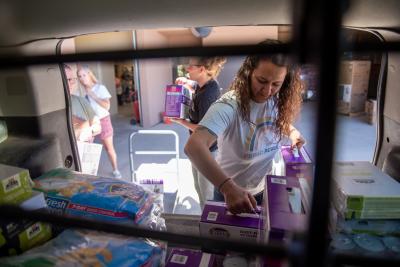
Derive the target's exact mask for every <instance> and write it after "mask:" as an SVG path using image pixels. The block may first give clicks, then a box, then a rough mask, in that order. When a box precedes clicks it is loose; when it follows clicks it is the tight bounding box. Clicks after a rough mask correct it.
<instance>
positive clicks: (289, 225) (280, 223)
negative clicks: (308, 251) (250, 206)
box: [262, 175, 308, 242]
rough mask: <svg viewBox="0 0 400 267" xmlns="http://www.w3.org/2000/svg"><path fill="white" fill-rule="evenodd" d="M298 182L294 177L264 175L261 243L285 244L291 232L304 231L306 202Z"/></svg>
mask: <svg viewBox="0 0 400 267" xmlns="http://www.w3.org/2000/svg"><path fill="white" fill-rule="evenodd" d="M302 181H303V183H304V181H305V183H307V182H306V179H298V178H295V177H287V176H275V175H267V177H266V183H265V184H266V188H265V191H264V194H265V195H264V205H263V211H264V212H263V216H262V220H263V225H264V229H265V236H264V242H269V241H287V238H289V237H290V234H291V233H293V232H302V231H304V230H305V229H306V227H307V215H306V211H307V210H308V207H307V206H308V202H307V201H308V199H307V196H306V195H305V194H304V191H305V190H303V189H302V188H303V187H304V186H302V184H301V183H302Z"/></svg>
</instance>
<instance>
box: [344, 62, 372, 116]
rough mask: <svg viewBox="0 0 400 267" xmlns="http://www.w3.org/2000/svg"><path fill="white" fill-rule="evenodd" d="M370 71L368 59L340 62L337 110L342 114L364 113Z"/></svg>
mask: <svg viewBox="0 0 400 267" xmlns="http://www.w3.org/2000/svg"><path fill="white" fill-rule="evenodd" d="M370 71H371V61H369V60H344V61H342V62H341V64H340V75H339V97H338V112H339V113H340V114H344V115H350V116H353V115H359V114H363V113H364V109H365V102H366V100H367V95H368V83H369V76H370Z"/></svg>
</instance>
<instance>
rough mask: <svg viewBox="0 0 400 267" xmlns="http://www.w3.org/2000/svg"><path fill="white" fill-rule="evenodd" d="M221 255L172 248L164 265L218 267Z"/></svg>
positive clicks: (169, 266)
mask: <svg viewBox="0 0 400 267" xmlns="http://www.w3.org/2000/svg"><path fill="white" fill-rule="evenodd" d="M222 260H223V256H219V255H214V254H210V253H204V252H201V251H200V250H192V249H181V248H174V249H172V251H171V254H170V255H169V257H168V259H167V261H166V264H165V267H185V266H187V267H218V266H222V265H220V264H219V263H222Z"/></svg>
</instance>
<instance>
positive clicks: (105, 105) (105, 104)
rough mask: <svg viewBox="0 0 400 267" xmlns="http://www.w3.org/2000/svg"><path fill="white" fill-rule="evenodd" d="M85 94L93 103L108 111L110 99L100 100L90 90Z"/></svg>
mask: <svg viewBox="0 0 400 267" xmlns="http://www.w3.org/2000/svg"><path fill="white" fill-rule="evenodd" d="M86 93H87V94H88V96H90V97H91V98H92V99H93V100H94V101H96V102H97V104H99V105H100V106H102V107H103V108H105V109H107V110H109V109H110V99H109V98H104V99H103V98H100V97H98V96H97V95H96V94H95V93H94V92H93V91H92V90H87V91H86Z"/></svg>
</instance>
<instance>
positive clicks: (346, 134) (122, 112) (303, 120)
mask: <svg viewBox="0 0 400 267" xmlns="http://www.w3.org/2000/svg"><path fill="white" fill-rule="evenodd" d="M132 110H133V109H132V107H131V105H130V104H125V105H124V106H122V107H120V108H119V114H116V115H114V116H113V117H112V123H113V126H114V145H115V148H116V152H117V155H118V166H119V169H120V171H121V173H122V176H123V178H124V179H126V180H131V177H132V176H131V173H130V164H129V161H130V160H129V135H130V134H131V133H133V132H135V131H138V130H143V128H142V127H140V126H137V125H132V124H131V123H130V120H131V119H132V115H131V111H132ZM316 119H317V112H316V103H315V102H305V103H304V105H303V110H302V112H301V114H300V116H299V118H298V120H297V122H296V123H295V125H296V127H297V128H298V129H299V130H300V131H301V132H302V134H303V135H304V136H305V138H306V140H307V144H306V148H307V149H308V150H309V151H310V152H311V154H312V155H314V152H315V136H316V135H315V125H316ZM146 130H147V129H146ZM150 130H173V131H175V132H176V133H177V134H178V136H179V162H178V164H179V180H178V179H177V175H176V160H175V158H174V156H171V155H161V156H160V155H137V156H135V158H134V164H135V169H136V170H138V171H139V173H138V175H139V176H141V177H145V178H163V180H164V192H165V194H164V209H165V212H166V213H172V212H174V213H176V214H192V215H195V214H200V212H201V209H200V207H199V204H198V198H197V194H196V191H195V189H194V186H193V176H192V173H191V165H190V161H189V160H188V158H187V156H186V155H185V153H184V152H183V147H184V145H185V143H186V141H187V139H188V137H189V134H188V131H187V130H186V129H184V128H183V127H181V126H179V125H176V124H164V123H160V124H157V125H155V126H154V127H151V128H150ZM375 139H376V129H375V126H373V125H370V124H368V123H367V122H366V119H365V118H364V117H348V116H342V115H338V116H337V135H336V144H335V150H336V156H335V159H336V160H345V161H347V160H360V161H371V160H372V158H373V154H374V149H375V141H376V140H375ZM133 145H134V150H135V151H136V150H174V139H173V136H167V135H140V136H139V135H138V136H135V139H134V142H133ZM314 158H315V157H314ZM111 171H112V169H111V164H110V163H109V161H108V158H107V155H106V153H105V151H104V149H103V152H102V155H101V159H100V166H99V171H98V175H102V176H111ZM178 189H179V190H178ZM174 207H175V208H174Z"/></svg>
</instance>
